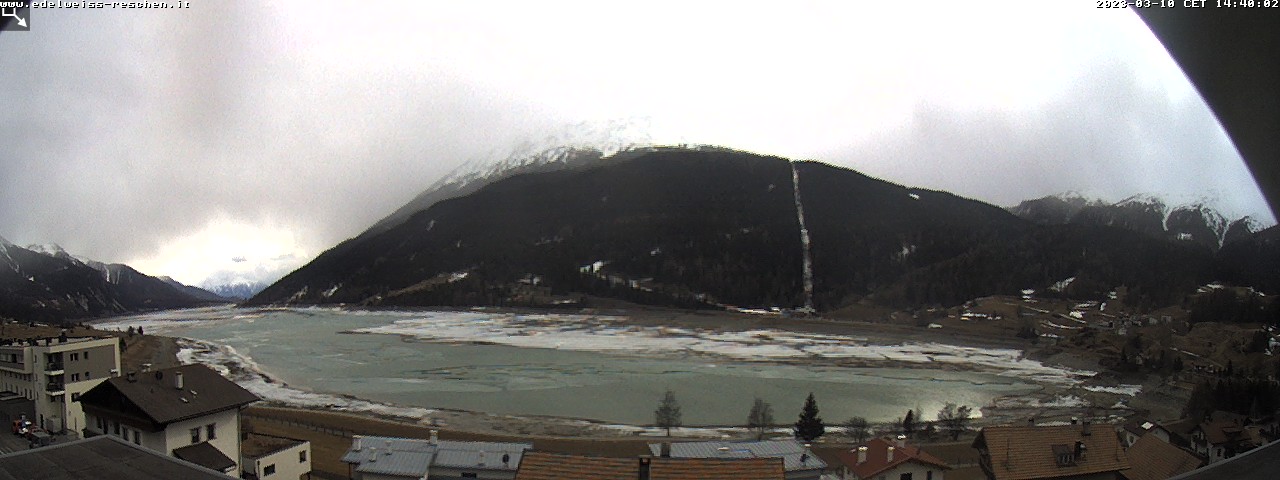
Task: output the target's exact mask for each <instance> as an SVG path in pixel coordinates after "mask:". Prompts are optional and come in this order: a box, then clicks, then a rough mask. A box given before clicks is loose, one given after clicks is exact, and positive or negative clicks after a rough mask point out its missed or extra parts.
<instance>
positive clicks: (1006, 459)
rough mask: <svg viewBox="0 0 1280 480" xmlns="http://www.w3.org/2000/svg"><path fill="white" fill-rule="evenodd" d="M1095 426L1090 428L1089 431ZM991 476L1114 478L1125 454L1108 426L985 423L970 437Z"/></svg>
mask: <svg viewBox="0 0 1280 480" xmlns="http://www.w3.org/2000/svg"><path fill="white" fill-rule="evenodd" d="M1095 430H1096V431H1095ZM973 448H976V449H977V450H978V454H979V456H980V459H979V464H980V465H981V467H982V471H983V473H985V474H986V476H987V478H989V479H991V480H1015V479H1017V480H1032V479H1073V480H1077V479H1078V480H1089V479H1099V480H1101V479H1118V478H1121V474H1120V472H1121V471H1122V470H1125V469H1128V468H1129V458H1128V456H1127V455H1126V454H1125V452H1124V450H1123V449H1122V448H1121V447H1120V439H1119V437H1118V436H1117V435H1116V433H1115V431H1114V430H1113V429H1112V427H1110V426H1105V428H1097V429H1094V428H1093V426H1092V425H1090V422H1089V421H1088V420H1086V421H1085V422H1084V423H1082V424H1073V425H1058V426H1036V425H1027V426H995V427H985V428H983V429H982V431H981V432H979V433H978V438H976V439H974V441H973Z"/></svg>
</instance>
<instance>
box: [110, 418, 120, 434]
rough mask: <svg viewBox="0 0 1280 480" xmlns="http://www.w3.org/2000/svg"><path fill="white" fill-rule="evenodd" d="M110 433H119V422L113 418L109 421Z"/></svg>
mask: <svg viewBox="0 0 1280 480" xmlns="http://www.w3.org/2000/svg"><path fill="white" fill-rule="evenodd" d="M111 433H114V434H116V435H119V434H120V422H117V421H115V420H112V421H111Z"/></svg>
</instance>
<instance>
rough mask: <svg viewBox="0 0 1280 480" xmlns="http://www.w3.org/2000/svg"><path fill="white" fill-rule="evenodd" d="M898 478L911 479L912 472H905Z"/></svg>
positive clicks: (899, 479)
mask: <svg viewBox="0 0 1280 480" xmlns="http://www.w3.org/2000/svg"><path fill="white" fill-rule="evenodd" d="M898 480H911V474H910V473H904V474H902V475H899V476H898Z"/></svg>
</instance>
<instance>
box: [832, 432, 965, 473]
mask: <svg viewBox="0 0 1280 480" xmlns="http://www.w3.org/2000/svg"><path fill="white" fill-rule="evenodd" d="M837 457H838V458H839V459H840V463H841V465H840V470H839V474H840V477H839V478H840V480H944V479H945V478H946V471H947V470H950V469H951V467H950V466H949V465H947V462H945V461H943V460H942V459H940V458H938V457H935V456H933V455H930V454H929V453H928V452H925V451H923V450H920V449H919V448H918V447H912V446H908V445H907V443H906V436H903V435H899V436H898V438H897V439H895V440H894V441H889V440H886V439H883V438H873V439H871V440H869V441H867V442H865V443H862V444H859V445H857V446H855V447H854V448H852V449H849V450H842V451H840V453H839V454H837Z"/></svg>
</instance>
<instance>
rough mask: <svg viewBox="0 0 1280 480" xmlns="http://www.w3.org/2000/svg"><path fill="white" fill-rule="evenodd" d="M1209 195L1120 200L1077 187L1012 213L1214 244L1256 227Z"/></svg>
mask: <svg viewBox="0 0 1280 480" xmlns="http://www.w3.org/2000/svg"><path fill="white" fill-rule="evenodd" d="M1211 204H1212V201H1210V200H1206V199H1194V200H1190V201H1188V202H1185V203H1181V204H1177V205H1172V206H1171V205H1170V204H1169V203H1168V202H1167V201H1166V200H1165V199H1162V198H1160V197H1159V196H1156V195H1134V196H1131V197H1129V198H1125V199H1124V200H1121V201H1119V202H1115V203H1107V202H1104V201H1102V200H1097V199H1088V198H1085V197H1083V196H1081V195H1080V194H1079V193H1075V192H1068V193H1064V194H1059V195H1050V196H1047V197H1042V198H1037V199H1034V200H1026V201H1023V202H1022V203H1019V204H1018V205H1016V206H1013V207H1009V208H1008V210H1009V212H1010V213H1013V214H1014V215H1017V216H1018V217H1020V218H1023V219H1025V220H1029V221H1032V222H1035V223H1038V224H1041V225H1062V224H1067V223H1073V224H1080V225H1105V226H1112V227H1120V228H1124V229H1128V230H1133V231H1135V232H1139V233H1143V234H1146V235H1150V236H1152V237H1156V238H1161V239H1168V240H1175V241H1181V242H1190V243H1195V244H1199V245H1204V246H1206V247H1208V248H1209V249H1211V250H1214V251H1216V250H1218V249H1219V248H1221V247H1222V246H1223V245H1226V244H1227V243H1230V242H1232V241H1235V240H1238V239H1241V238H1245V237H1247V235H1248V234H1252V233H1253V232H1256V231H1258V230H1259V228H1260V225H1259V224H1258V223H1257V222H1256V221H1255V220H1254V219H1252V218H1251V217H1243V218H1239V219H1235V220H1228V219H1227V218H1226V217H1225V216H1224V215H1223V214H1222V213H1221V212H1220V210H1219V209H1217V208H1215V207H1213V206H1211Z"/></svg>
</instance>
